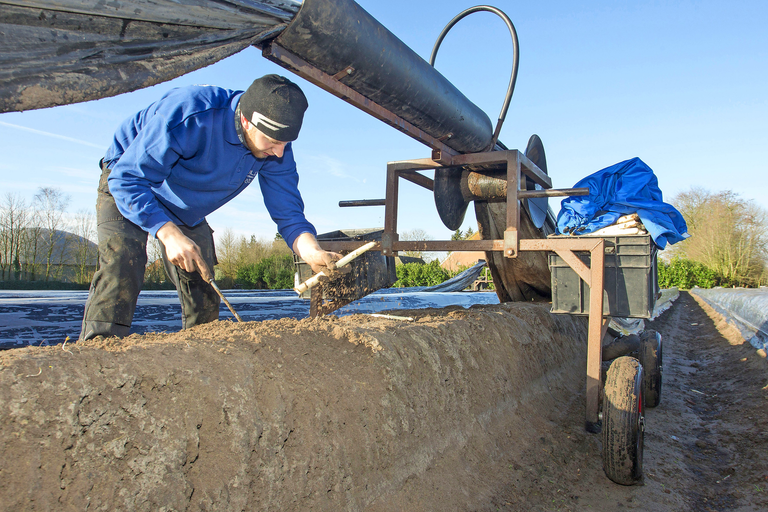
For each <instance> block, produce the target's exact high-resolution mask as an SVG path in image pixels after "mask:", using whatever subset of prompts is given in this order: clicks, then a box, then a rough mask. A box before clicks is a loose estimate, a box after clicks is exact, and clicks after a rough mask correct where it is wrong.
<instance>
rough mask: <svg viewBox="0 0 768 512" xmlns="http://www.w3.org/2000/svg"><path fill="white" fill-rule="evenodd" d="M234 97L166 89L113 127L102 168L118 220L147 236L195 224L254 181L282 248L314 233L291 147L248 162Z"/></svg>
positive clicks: (216, 91)
mask: <svg viewBox="0 0 768 512" xmlns="http://www.w3.org/2000/svg"><path fill="white" fill-rule="evenodd" d="M242 93H243V91H232V90H229V89H222V88H220V87H213V86H191V87H183V88H179V89H173V90H171V91H169V92H168V93H167V94H165V95H164V96H163V97H162V98H160V100H158V101H156V102H155V103H153V104H152V105H150V106H149V107H147V108H146V109H144V110H142V111H140V112H138V113H137V114H136V115H134V116H133V117H130V118H128V119H126V120H125V121H124V122H123V123H122V124H121V125H120V127H119V128H118V130H117V131H116V133H115V136H114V140H113V141H112V145H111V146H110V148H109V149H108V150H107V153H106V155H105V156H104V162H105V163H106V164H107V166H108V167H109V168H110V169H111V170H112V172H111V173H110V175H109V191H110V192H111V193H112V195H113V196H114V198H115V202H116V203H117V208H118V209H119V210H120V213H122V214H123V216H125V217H126V218H127V219H128V220H130V221H131V222H133V223H134V224H136V225H137V226H139V227H141V228H142V229H143V230H145V231H147V232H148V233H149V234H151V235H153V236H156V233H157V230H158V229H160V228H161V227H162V226H163V225H164V224H165V223H167V222H169V221H170V222H173V223H175V224H185V225H187V226H190V227H191V226H195V225H197V224H199V223H200V222H202V221H203V220H204V219H205V217H206V215H208V214H210V213H211V212H213V211H215V210H217V209H218V208H219V207H221V206H222V205H224V204H226V203H227V202H229V201H230V200H232V199H233V198H234V197H235V196H237V195H238V194H239V193H240V192H242V191H243V190H244V189H245V187H247V186H248V185H249V184H250V183H251V182H252V181H253V180H254V179H255V178H256V177H257V176H258V178H259V185H260V187H261V193H262V195H263V196H264V204H265V205H266V207H267V211H269V214H270V216H271V217H272V220H273V221H275V223H276V224H277V230H278V232H279V233H280V235H281V236H282V237H283V239H284V240H285V241H286V243H287V244H288V247H293V242H294V240H296V237H298V236H299V235H300V234H302V233H307V232H308V233H312V234H313V235H316V234H317V232H316V231H315V228H314V227H313V226H312V224H310V223H309V222H308V221H307V219H306V218H305V217H304V202H303V201H302V199H301V194H300V193H299V189H298V183H299V175H298V173H297V171H296V163H295V162H294V159H293V148H292V147H291V144H290V143H289V144H287V145H286V147H285V151H284V153H283V156H282V157H281V158H277V157H274V156H269V157H266V158H256V157H255V156H253V154H252V153H251V152H250V150H249V149H248V148H247V147H246V146H245V145H244V144H243V143H242V142H241V140H240V138H239V136H238V133H237V130H236V128H235V109H236V108H237V103H238V101H239V99H240V96H241V95H242Z"/></svg>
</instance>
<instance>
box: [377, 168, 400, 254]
mask: <svg viewBox="0 0 768 512" xmlns="http://www.w3.org/2000/svg"><path fill="white" fill-rule="evenodd" d="M399 178H400V173H399V172H398V171H396V170H395V169H394V167H392V164H387V185H386V186H387V192H386V195H385V197H386V199H385V201H386V204H385V205H384V208H385V209H384V233H382V235H381V254H383V255H384V256H393V250H394V248H393V247H392V246H393V244H394V243H395V242H397V239H398V235H397V196H398V190H399V186H400V179H399Z"/></svg>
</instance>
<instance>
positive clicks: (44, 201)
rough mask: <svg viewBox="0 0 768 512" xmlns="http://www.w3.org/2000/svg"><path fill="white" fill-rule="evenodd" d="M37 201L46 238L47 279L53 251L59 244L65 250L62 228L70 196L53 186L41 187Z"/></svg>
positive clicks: (50, 268)
mask: <svg viewBox="0 0 768 512" xmlns="http://www.w3.org/2000/svg"><path fill="white" fill-rule="evenodd" d="M35 202H36V203H37V209H38V211H39V212H40V220H41V226H42V228H43V230H44V231H43V232H44V235H45V239H46V244H47V245H46V248H45V250H46V254H45V256H46V259H45V280H46V281H48V279H49V277H50V276H51V270H52V260H53V253H54V251H55V250H56V249H57V245H58V246H59V250H62V251H63V250H64V247H62V246H64V245H65V244H63V243H62V242H63V241H64V240H63V239H64V236H63V234H62V233H61V230H62V229H63V228H64V212H65V211H66V210H67V205H68V203H69V196H66V195H64V193H63V192H62V191H61V190H59V189H57V188H52V187H40V189H38V192H37V194H35Z"/></svg>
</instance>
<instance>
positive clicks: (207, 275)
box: [197, 263, 243, 322]
mask: <svg viewBox="0 0 768 512" xmlns="http://www.w3.org/2000/svg"><path fill="white" fill-rule="evenodd" d="M197 270H198V272H200V275H201V276H202V278H203V280H205V282H206V283H208V284H210V285H211V286H212V287H213V289H214V290H216V293H218V294H219V297H221V300H223V301H224V304H226V305H227V307H228V308H229V310H230V311H231V312H232V314H233V315H234V316H235V318H236V319H237V321H238V322H242V321H243V319H242V318H240V315H238V314H237V311H235V308H233V307H232V304H230V303H229V301H228V300H227V298H226V297H225V296H224V294H223V293H221V290H220V289H219V285H217V284H216V281H214V279H213V273H212V272H211V270H210V269H209V268H208V265H206V264H205V263H203V264H202V266H201V265H197Z"/></svg>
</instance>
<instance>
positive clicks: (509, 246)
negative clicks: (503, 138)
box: [504, 151, 521, 258]
mask: <svg viewBox="0 0 768 512" xmlns="http://www.w3.org/2000/svg"><path fill="white" fill-rule="evenodd" d="M505 153H506V154H507V158H506V160H507V228H506V229H505V230H504V257H505V258H516V257H517V251H518V233H519V232H520V202H519V201H518V200H517V193H518V188H519V183H520V156H521V153H520V152H519V151H505Z"/></svg>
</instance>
